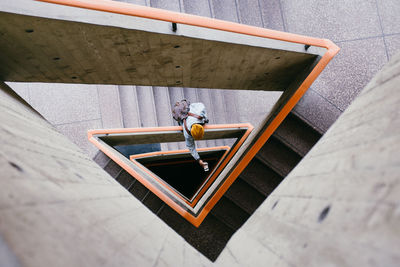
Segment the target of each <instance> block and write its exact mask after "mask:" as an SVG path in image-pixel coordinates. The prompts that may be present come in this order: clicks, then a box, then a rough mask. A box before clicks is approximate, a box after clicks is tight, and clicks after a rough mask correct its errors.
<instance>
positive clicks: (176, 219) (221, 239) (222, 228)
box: [159, 206, 235, 261]
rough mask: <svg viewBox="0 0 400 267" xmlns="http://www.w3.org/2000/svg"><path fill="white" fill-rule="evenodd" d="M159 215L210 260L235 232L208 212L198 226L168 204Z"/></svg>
mask: <svg viewBox="0 0 400 267" xmlns="http://www.w3.org/2000/svg"><path fill="white" fill-rule="evenodd" d="M159 217H160V218H161V219H162V220H164V221H165V222H166V223H167V224H168V225H169V226H170V227H172V228H173V229H174V230H175V231H176V232H177V233H178V234H180V235H181V236H182V237H183V238H184V239H185V240H186V241H187V242H188V243H189V244H191V245H192V246H193V247H195V248H196V249H197V250H198V251H200V252H201V253H203V254H204V255H207V257H208V258H209V259H210V260H212V261H214V260H215V259H216V258H217V257H218V255H219V254H220V253H221V251H222V250H223V248H224V247H225V245H226V243H227V242H228V240H229V238H230V237H231V236H232V235H233V233H234V232H235V230H233V229H231V228H230V227H227V225H226V224H225V223H223V222H222V221H220V220H219V219H217V218H216V217H215V216H213V215H212V214H209V215H208V216H207V217H206V218H205V220H204V221H203V223H202V224H201V225H200V226H199V227H198V228H196V227H195V226H193V225H192V224H190V223H189V222H187V221H186V220H185V219H184V218H183V217H181V216H180V215H178V214H177V213H176V212H175V211H173V210H172V209H171V208H170V207H168V206H165V207H164V208H163V210H162V211H161V212H160V213H159Z"/></svg>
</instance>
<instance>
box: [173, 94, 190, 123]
mask: <svg viewBox="0 0 400 267" xmlns="http://www.w3.org/2000/svg"><path fill="white" fill-rule="evenodd" d="M189 106H190V102H189V101H187V100H186V99H182V100H181V101H178V102H176V103H175V105H174V107H173V108H172V117H173V118H174V120H176V121H177V122H182V121H183V120H184V119H186V118H187V117H188V116H189V115H188V113H189Z"/></svg>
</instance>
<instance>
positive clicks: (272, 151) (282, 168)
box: [256, 136, 301, 177]
mask: <svg viewBox="0 0 400 267" xmlns="http://www.w3.org/2000/svg"><path fill="white" fill-rule="evenodd" d="M256 157H257V158H259V159H260V160H261V161H262V162H263V163H265V164H267V165H268V166H269V167H270V168H271V169H273V170H274V171H275V172H277V173H278V174H279V175H281V176H283V177H286V175H288V174H289V172H290V171H291V170H292V169H293V168H294V167H295V166H296V165H297V163H299V161H300V160H301V156H300V155H298V154H297V153H296V152H294V151H293V150H292V149H290V148H289V147H288V146H286V145H285V144H283V143H282V142H280V141H279V140H278V139H277V138H275V137H274V136H271V137H270V138H269V139H268V141H267V142H266V143H265V145H264V146H263V147H262V148H261V149H260V151H259V152H258V153H257V155H256Z"/></svg>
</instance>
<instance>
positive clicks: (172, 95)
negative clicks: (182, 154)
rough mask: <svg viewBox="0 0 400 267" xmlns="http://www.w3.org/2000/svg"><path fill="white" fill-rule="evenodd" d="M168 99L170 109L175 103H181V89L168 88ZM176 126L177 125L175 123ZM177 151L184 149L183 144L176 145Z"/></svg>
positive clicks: (182, 95)
mask: <svg viewBox="0 0 400 267" xmlns="http://www.w3.org/2000/svg"><path fill="white" fill-rule="evenodd" d="M168 90H169V99H170V107H173V106H174V105H175V103H176V102H177V101H181V100H182V99H184V98H185V95H184V94H183V88H181V87H169V88H168ZM176 125H178V124H177V123H176ZM177 145H178V147H179V149H186V145H185V143H184V142H178V143H177Z"/></svg>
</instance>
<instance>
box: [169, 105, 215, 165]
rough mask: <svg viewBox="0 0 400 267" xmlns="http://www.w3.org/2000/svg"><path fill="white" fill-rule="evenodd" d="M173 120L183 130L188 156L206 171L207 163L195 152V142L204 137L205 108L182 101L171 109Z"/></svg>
mask: <svg viewBox="0 0 400 267" xmlns="http://www.w3.org/2000/svg"><path fill="white" fill-rule="evenodd" d="M172 115H173V117H174V119H175V120H176V121H177V122H178V124H179V125H180V126H182V128H183V136H184V137H185V143H186V146H187V147H188V148H189V151H190V154H192V156H193V158H194V159H195V160H196V161H197V162H198V163H199V164H200V166H201V167H202V168H203V169H204V171H208V170H209V169H208V163H207V162H205V161H203V160H202V159H201V158H200V156H199V153H197V151H196V144H195V140H201V139H203V136H204V124H206V123H208V118H207V111H206V107H205V106H204V104H203V103H192V104H190V102H189V101H187V100H186V99H183V100H181V101H179V102H176V103H175V106H174V108H173V109H172Z"/></svg>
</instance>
